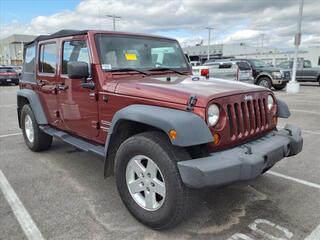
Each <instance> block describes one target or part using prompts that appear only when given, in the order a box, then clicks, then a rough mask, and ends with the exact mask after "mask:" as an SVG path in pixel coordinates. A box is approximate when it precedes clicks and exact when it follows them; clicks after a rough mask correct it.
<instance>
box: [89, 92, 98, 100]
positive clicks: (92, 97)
mask: <svg viewBox="0 0 320 240" xmlns="http://www.w3.org/2000/svg"><path fill="white" fill-rule="evenodd" d="M89 96H90V99H92V100H95V101H98V94H97V93H96V92H91V93H89Z"/></svg>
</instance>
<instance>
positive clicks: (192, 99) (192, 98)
mask: <svg viewBox="0 0 320 240" xmlns="http://www.w3.org/2000/svg"><path fill="white" fill-rule="evenodd" d="M197 100H198V99H197V96H196V95H191V96H190V97H189V99H188V103H187V111H192V110H193V108H194V106H195V105H196V103H197Z"/></svg>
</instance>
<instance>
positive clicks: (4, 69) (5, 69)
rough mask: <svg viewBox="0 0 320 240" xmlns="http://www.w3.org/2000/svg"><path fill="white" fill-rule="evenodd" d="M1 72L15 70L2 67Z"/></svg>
mask: <svg viewBox="0 0 320 240" xmlns="http://www.w3.org/2000/svg"><path fill="white" fill-rule="evenodd" d="M0 72H2V73H5V72H15V71H14V70H13V69H12V68H0Z"/></svg>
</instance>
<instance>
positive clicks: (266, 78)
mask: <svg viewBox="0 0 320 240" xmlns="http://www.w3.org/2000/svg"><path fill="white" fill-rule="evenodd" d="M237 60H241V61H247V62H248V63H249V64H250V66H251V68H252V74H253V77H254V80H255V84H257V85H259V86H262V87H266V88H269V89H271V88H272V87H273V88H275V89H276V90H281V89H284V88H285V87H286V85H287V83H288V82H289V81H290V76H291V75H290V71H288V70H287V69H280V68H276V67H271V66H270V65H269V64H267V63H265V62H264V61H262V60H260V59H244V58H241V59H237Z"/></svg>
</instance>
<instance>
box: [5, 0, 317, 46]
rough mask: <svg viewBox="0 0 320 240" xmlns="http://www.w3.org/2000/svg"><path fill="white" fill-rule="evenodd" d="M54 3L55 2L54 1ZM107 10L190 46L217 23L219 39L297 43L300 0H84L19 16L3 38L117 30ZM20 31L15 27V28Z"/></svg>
mask: <svg viewBox="0 0 320 240" xmlns="http://www.w3.org/2000/svg"><path fill="white" fill-rule="evenodd" d="M48 4H49V3H48ZM319 12H320V1H314V0H305V5H304V15H303V24H302V32H303V39H302V40H303V42H302V43H303V44H305V45H309V44H313V45H314V44H320V42H319V38H320V28H319V23H320V15H319ZM107 14H116V15H119V16H121V18H120V19H119V20H117V22H116V26H117V30H120V31H129V32H147V33H155V34H162V35H166V36H171V37H175V38H177V39H179V40H180V41H181V42H183V43H184V45H192V44H196V43H199V42H201V41H202V40H204V43H206V39H207V31H206V30H205V27H206V26H213V27H214V28H215V29H214V32H213V42H214V43H223V42H225V43H239V42H245V43H247V44H251V45H258V44H261V40H262V36H263V38H264V41H265V45H270V46H277V47H279V46H283V47H288V46H292V39H293V36H294V33H295V31H296V22H297V15H298V0H268V1H261V0H246V1H244V0H206V1H197V0H170V1H167V0H166V1H165V0H160V1H152V0H150V1H149V0H136V1H130V0H113V1H112V0H83V1H81V2H80V3H79V4H78V5H77V6H76V7H75V9H69V10H67V11H62V12H58V13H55V14H53V15H49V16H37V17H35V18H33V19H31V21H30V22H28V23H20V22H17V21H16V20H13V21H12V22H11V23H9V24H7V25H5V26H2V28H1V29H0V30H1V36H7V35H10V34H12V33H25V34H48V33H52V32H55V31H58V30H61V29H103V30H111V29H112V20H111V19H110V18H108V17H106V15H107ZM13 29H14V30H13Z"/></svg>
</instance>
